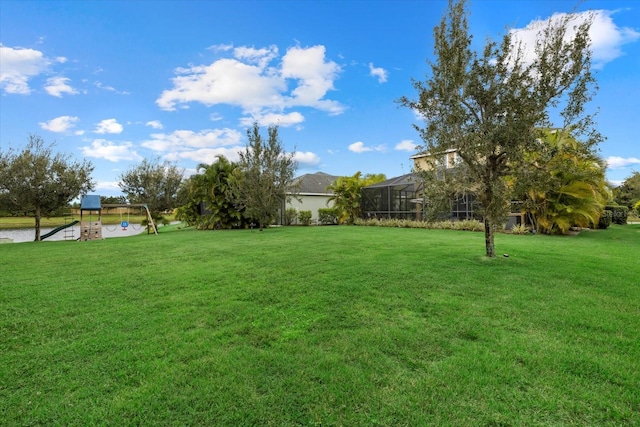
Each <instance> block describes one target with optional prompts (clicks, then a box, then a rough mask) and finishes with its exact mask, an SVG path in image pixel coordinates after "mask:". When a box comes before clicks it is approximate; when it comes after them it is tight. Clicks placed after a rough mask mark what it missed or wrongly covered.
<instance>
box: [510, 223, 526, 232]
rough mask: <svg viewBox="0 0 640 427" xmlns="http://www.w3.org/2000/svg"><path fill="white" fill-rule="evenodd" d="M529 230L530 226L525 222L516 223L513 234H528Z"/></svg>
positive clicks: (512, 228)
mask: <svg viewBox="0 0 640 427" xmlns="http://www.w3.org/2000/svg"><path fill="white" fill-rule="evenodd" d="M528 232H529V227H527V226H526V225H524V224H516V225H514V226H513V227H511V234H527V233H528Z"/></svg>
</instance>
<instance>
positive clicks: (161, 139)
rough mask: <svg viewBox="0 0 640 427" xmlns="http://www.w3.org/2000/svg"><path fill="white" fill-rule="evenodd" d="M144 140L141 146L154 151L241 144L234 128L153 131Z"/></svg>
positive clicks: (240, 136)
mask: <svg viewBox="0 0 640 427" xmlns="http://www.w3.org/2000/svg"><path fill="white" fill-rule="evenodd" d="M151 138H152V139H149V140H147V141H144V142H143V143H142V146H143V147H146V148H149V149H151V150H154V151H160V152H166V151H184V150H189V149H192V148H212V147H223V146H229V145H239V144H241V140H242V134H241V133H240V132H238V131H237V130H234V129H228V128H224V129H213V130H211V129H205V130H202V131H200V132H194V131H192V130H176V131H174V132H172V133H168V134H167V133H154V134H152V135H151Z"/></svg>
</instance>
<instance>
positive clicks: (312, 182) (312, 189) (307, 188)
mask: <svg viewBox="0 0 640 427" xmlns="http://www.w3.org/2000/svg"><path fill="white" fill-rule="evenodd" d="M338 178H339V177H338V176H334V175H329V174H326V173H324V172H316V173H308V174H305V175H301V176H299V177H298V178H296V179H295V180H294V181H293V183H294V185H298V193H300V194H333V193H331V192H330V191H328V190H327V187H328V186H329V185H331V184H333V183H334V182H335V181H336V179H338Z"/></svg>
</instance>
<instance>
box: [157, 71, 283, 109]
mask: <svg viewBox="0 0 640 427" xmlns="http://www.w3.org/2000/svg"><path fill="white" fill-rule="evenodd" d="M176 72H177V74H179V75H178V76H177V77H174V78H173V85H174V88H173V89H171V90H165V91H163V92H162V94H161V95H160V98H158V99H157V100H156V103H157V104H158V106H159V107H160V108H162V109H163V110H175V108H176V106H177V105H180V106H183V107H184V106H185V105H184V104H188V103H190V102H200V103H202V104H204V105H207V106H211V105H216V104H230V105H236V106H240V107H242V108H243V109H244V110H245V111H250V110H254V109H256V108H260V107H262V106H268V105H274V104H276V105H280V106H281V105H282V103H283V98H282V95H281V94H280V92H281V91H284V90H285V89H286V85H285V84H284V81H282V79H280V78H278V77H275V76H269V75H264V74H263V70H262V69H261V68H260V67H258V66H255V65H248V64H244V63H242V62H240V61H237V60H235V59H220V60H218V61H216V62H214V63H212V64H211V65H207V66H205V65H199V66H193V67H190V68H186V69H178V70H177V71H176Z"/></svg>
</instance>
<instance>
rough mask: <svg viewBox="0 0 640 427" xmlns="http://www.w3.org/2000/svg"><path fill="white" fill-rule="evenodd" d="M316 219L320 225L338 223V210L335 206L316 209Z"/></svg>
mask: <svg viewBox="0 0 640 427" xmlns="http://www.w3.org/2000/svg"><path fill="white" fill-rule="evenodd" d="M318 221H319V222H320V224H322V225H335V224H337V223H338V210H337V209H335V208H320V209H318Z"/></svg>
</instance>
